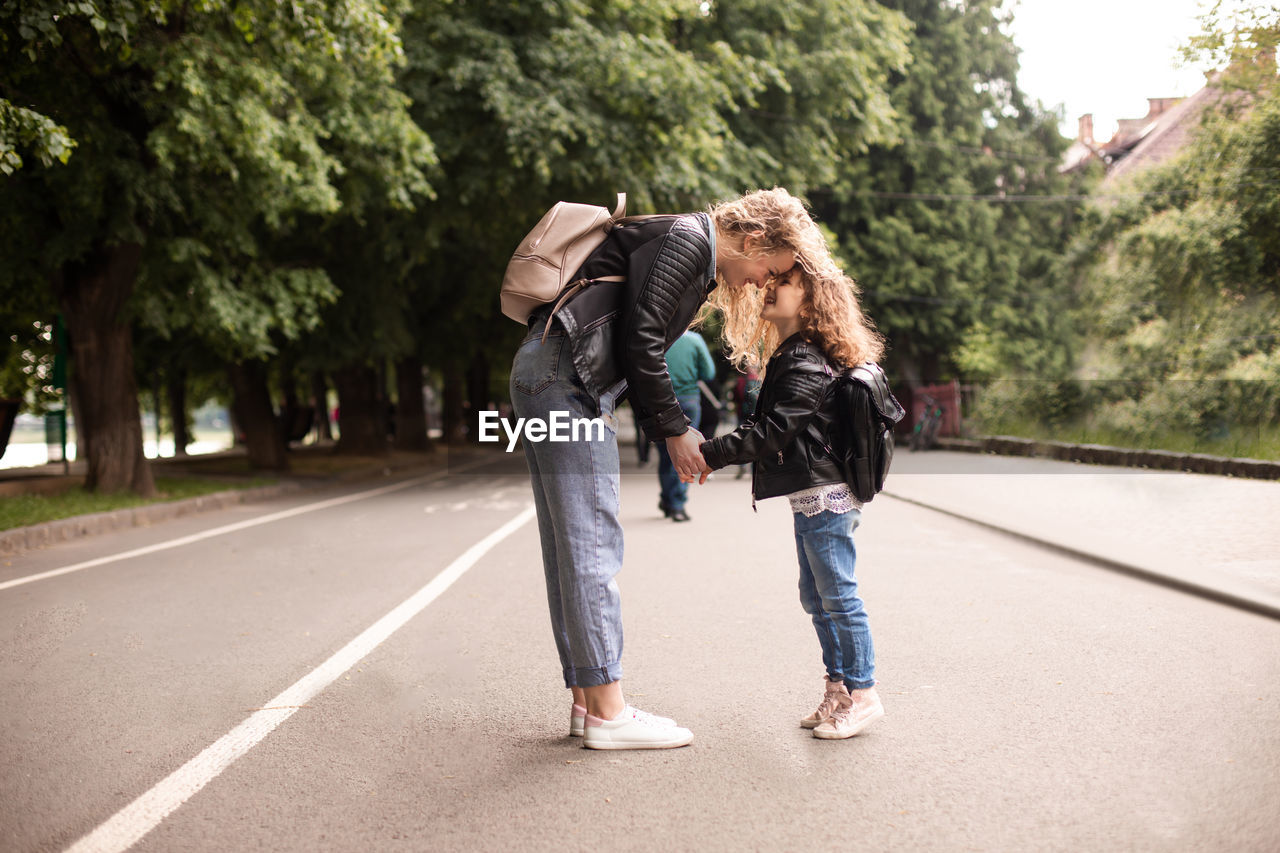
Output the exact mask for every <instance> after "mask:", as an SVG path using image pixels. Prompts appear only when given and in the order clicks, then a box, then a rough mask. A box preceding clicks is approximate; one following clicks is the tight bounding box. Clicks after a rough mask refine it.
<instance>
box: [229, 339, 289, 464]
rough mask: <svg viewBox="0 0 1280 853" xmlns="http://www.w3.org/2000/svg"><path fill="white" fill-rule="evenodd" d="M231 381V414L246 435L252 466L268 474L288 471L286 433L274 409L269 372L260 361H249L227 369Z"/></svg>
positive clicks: (245, 440)
mask: <svg viewBox="0 0 1280 853" xmlns="http://www.w3.org/2000/svg"><path fill="white" fill-rule="evenodd" d="M227 375H228V377H229V378H230V380H231V394H232V396H231V410H232V414H233V416H234V419H235V422H236V424H237V425H238V426H239V427H240V429H241V430H243V431H244V443H245V447H246V448H247V449H248V451H249V465H250V466H251V467H253V468H257V469H264V470H268V471H287V470H289V457H288V450H287V448H286V447H285V443H284V430H283V429H282V428H281V425H280V419H279V418H277V417H276V413H275V410H274V409H273V408H272V407H271V391H270V390H269V389H268V387H267V368H266V365H265V364H263V363H262V362H261V361H246V362H241V363H239V364H232V365H230V366H229V367H228V368H227Z"/></svg>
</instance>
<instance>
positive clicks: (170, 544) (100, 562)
mask: <svg viewBox="0 0 1280 853" xmlns="http://www.w3.org/2000/svg"><path fill="white" fill-rule="evenodd" d="M486 461H487V460H479V461H476V462H468V463H466V464H463V465H451V466H449V467H448V468H446V469H445V470H443V471H435V472H433V473H431V474H424V475H423V476H421V477H414V478H412V479H410V480H405V481H403V482H400V483H393V484H392V485H390V486H380V487H379V488H376V489H369V490H367V491H363V492H356V493H355V494H353V495H343V496H342V497H340V498H330V499H329V500H324V501H317V502H316V503H313V504H307V505H305V506H299V507H294V508H293V509H286V510H282V511H280V512H273V513H271V514H270V515H264V516H260V517H259V518H251V519H249V520H248V521H238V522H236V523H235V524H228V525H226V526H224V527H215V528H213V529H212V530H206V531H204V532H203V533H195V534H192V535H191V536H183V537H181V538H179V539H170V540H169V541H167V542H160V543H157V544H155V545H148V546H146V547H145V548H135V549H133V550H132V551H123V552H121V553H119V554H112V555H110V556H108V557H98V558H97V559H95V560H85V561H84V562H83V563H75V564H74V565H70V566H63V567H62V568H60V569H50V570H49V571H47V572H41V573H40V574H36V575H27V576H26V577H22V578H14V579H13V580H11V581H5V582H4V583H0V591H3V590H6V589H11V588H12V587H15V586H22V585H23V584H28V583H35V582H36V581H42V580H46V579H48V578H56V577H58V576H59V575H66V574H70V573H71V572H79V571H83V570H85V569H92V568H95V567H96V566H104V565H106V564H107V563H114V562H117V561H119V560H128V559H130V558H132V557H142V556H145V555H146V554H154V553H156V552H157V551H167V550H168V549H170V548H180V547H182V546H183V545H190V544H191V543H192V542H199V541H201V540H203V539H212V538H213V537H215V536H222V535H224V534H227V533H235V532H236V531H237V530H245V529H247V528H250V527H257V526H258V525H259V524H270V523H271V522H273V521H280V520H282V519H286V518H292V517H294V516H295V515H304V514H306V513H308V512H315V511H317V510H321V509H328V508H329V507H334V506H341V505H342V504H349V503H352V502H354V501H362V500H364V499H365V498H372V497H377V496H378V495H385V494H388V493H390V492H398V491H400V490H401V489H407V488H409V487H410V486H416V485H418V484H419V483H426V482H429V481H431V480H438V479H440V478H441V477H447V476H448V475H450V474H454V473H457V472H459V471H465V470H467V469H470V468H475V467H477V466H480V465H483V464H485V462H486Z"/></svg>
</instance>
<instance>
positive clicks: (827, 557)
mask: <svg viewBox="0 0 1280 853" xmlns="http://www.w3.org/2000/svg"><path fill="white" fill-rule="evenodd" d="M861 520H862V513H861V512H859V511H858V510H856V509H855V510H850V511H849V512H846V513H841V514H837V513H834V512H831V511H830V510H824V511H822V512H820V513H818V514H817V515H815V516H812V517H806V516H805V515H804V514H803V513H795V530H796V554H797V556H799V558H800V604H801V606H802V607H804V611H805V612H806V613H808V614H809V615H810V616H811V617H813V627H814V630H816V631H817V632H818V643H819V645H821V646H822V663H823V664H824V665H825V666H826V668H827V676H828V677H829V678H830V679H831V680H832V681H843V682H844V683H845V686H846V687H848V688H849V689H850V690H861V689H864V688H867V687H873V686H874V685H875V683H876V679H875V671H876V655H875V647H874V646H873V645H872V643H871V627H870V625H869V624H868V622H867V611H866V608H864V607H863V606H862V599H861V598H859V597H858V581H857V579H856V578H855V577H854V573H853V569H854V564H855V563H856V562H857V551H856V550H855V549H854V546H853V531H854V530H855V529H856V528H857V526H858V524H859V522H860V521H861Z"/></svg>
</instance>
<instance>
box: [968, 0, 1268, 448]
mask: <svg viewBox="0 0 1280 853" xmlns="http://www.w3.org/2000/svg"><path fill="white" fill-rule="evenodd" d="M1217 14H1219V11H1218V7H1215V10H1213V11H1211V13H1210V15H1209V17H1208V18H1207V19H1206V22H1207V26H1209V27H1213V26H1215V24H1214V23H1213V22H1214V21H1215V20H1218V19H1217V18H1216V17H1215V16H1216V15H1217ZM1253 20H1254V24H1255V25H1257V24H1258V21H1259V20H1260V19H1257V18H1256V17H1255V18H1254V19H1253ZM1275 20H1276V19H1272V22H1271V24H1270V25H1269V29H1266V28H1259V26H1253V27H1244V28H1242V29H1237V30H1236V31H1235V32H1234V33H1226V32H1216V33H1210V34H1208V35H1205V36H1202V37H1200V38H1199V39H1197V40H1196V42H1195V45H1197V48H1196V49H1197V50H1199V49H1210V48H1211V49H1212V50H1216V51H1221V52H1222V53H1221V54H1220V55H1221V56H1222V57H1225V58H1227V59H1229V60H1230V61H1231V62H1232V65H1231V67H1229V68H1228V69H1227V71H1226V73H1225V74H1224V75H1223V76H1222V77H1220V78H1219V85H1218V86H1217V87H1216V93H1217V94H1216V98H1217V99H1216V102H1215V104H1214V106H1213V108H1211V109H1210V110H1208V111H1207V112H1206V114H1205V117H1204V119H1203V123H1202V125H1201V126H1200V127H1198V128H1196V130H1195V132H1194V134H1193V136H1192V138H1191V140H1190V142H1189V144H1188V145H1187V146H1186V148H1185V149H1184V150H1183V151H1182V153H1181V154H1180V155H1179V156H1178V157H1177V158H1176V159H1175V160H1174V161H1172V162H1169V163H1167V164H1165V165H1163V166H1161V167H1159V168H1155V169H1152V170H1150V171H1147V172H1144V173H1140V174H1138V175H1137V176H1136V177H1134V178H1132V179H1131V180H1130V181H1129V182H1128V183H1124V184H1120V185H1116V186H1114V187H1111V188H1110V191H1109V193H1108V195H1109V196H1121V197H1122V198H1121V200H1120V201H1117V202H1115V203H1104V204H1099V205H1098V206H1096V208H1095V209H1094V210H1093V211H1091V214H1090V220H1089V224H1088V227H1086V228H1084V229H1083V230H1081V232H1080V233H1079V235H1078V237H1077V239H1076V240H1075V242H1074V243H1073V245H1072V246H1071V247H1070V248H1069V250H1068V252H1067V260H1066V262H1065V263H1064V265H1063V267H1062V272H1063V275H1062V286H1064V287H1067V286H1074V287H1075V288H1076V289H1077V290H1078V292H1079V294H1080V299H1081V309H1082V314H1081V322H1082V325H1083V327H1084V328H1085V329H1086V330H1087V334H1088V340H1087V341H1086V342H1085V345H1084V347H1083V351H1084V356H1083V358H1082V360H1081V373H1082V375H1084V376H1085V377H1088V378H1090V379H1098V380H1103V381H1102V382H1100V383H1097V384H1098V387H1101V388H1106V389H1108V390H1107V392H1106V393H1095V394H1092V395H1091V396H1092V399H1091V402H1090V405H1089V406H1088V413H1087V415H1086V416H1085V418H1084V423H1085V424H1086V425H1087V426H1089V427H1090V428H1094V429H1098V430H1102V431H1105V432H1107V433H1108V434H1110V435H1114V436H1121V437H1124V436H1128V437H1130V440H1133V441H1144V442H1150V441H1154V440H1156V437H1157V436H1165V435H1168V434H1181V435H1185V436H1188V437H1191V438H1192V439H1194V440H1195V441H1198V442H1201V443H1204V442H1215V441H1216V442H1219V443H1221V442H1223V441H1226V440H1227V439H1228V438H1229V437H1230V436H1232V435H1234V434H1236V433H1238V432H1239V431H1241V430H1243V431H1245V432H1246V433H1256V432H1258V431H1262V432H1266V431H1268V430H1271V429H1273V428H1274V427H1275V426H1277V425H1280V236H1278V234H1277V230H1276V228H1275V223H1276V222H1277V221H1280V192H1277V190H1278V189H1280V85H1277V83H1276V77H1275V66H1274V57H1273V56H1272V55H1271V54H1270V53H1269V51H1270V50H1272V49H1273V47H1274V45H1275V38H1276V34H1277V32H1280V26H1278V25H1277V24H1276V22H1275ZM1258 69H1262V70H1263V72H1264V73H1262V74H1257V73H1255V72H1257V71H1258ZM1246 85H1251V86H1254V87H1255V88H1253V89H1245V88H1244V87H1245V86H1246ZM1033 408H1034V407H1033V406H1025V405H1024V406H1021V407H1019V406H1016V405H1015V406H1011V407H1008V411H1010V412H1013V413H1014V414H1015V415H1017V416H1031V415H1032V411H1031V410H1032V409H1033ZM988 414H990V412H988ZM997 418H998V416H997Z"/></svg>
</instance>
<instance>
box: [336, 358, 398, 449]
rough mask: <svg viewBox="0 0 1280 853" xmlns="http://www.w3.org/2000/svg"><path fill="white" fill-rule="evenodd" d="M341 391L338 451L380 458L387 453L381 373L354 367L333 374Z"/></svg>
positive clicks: (362, 366)
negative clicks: (379, 377) (379, 380)
mask: <svg viewBox="0 0 1280 853" xmlns="http://www.w3.org/2000/svg"><path fill="white" fill-rule="evenodd" d="M333 385H334V387H335V388H337V389H338V452H339V453H354V454H359V455H366V454H367V455H377V454H382V453H386V452H387V423H386V420H387V419H386V400H384V399H383V396H382V393H381V389H380V388H379V386H378V371H376V370H374V369H373V368H372V367H366V366H364V365H353V366H348V367H344V368H342V369H340V370H336V371H334V373H333Z"/></svg>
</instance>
